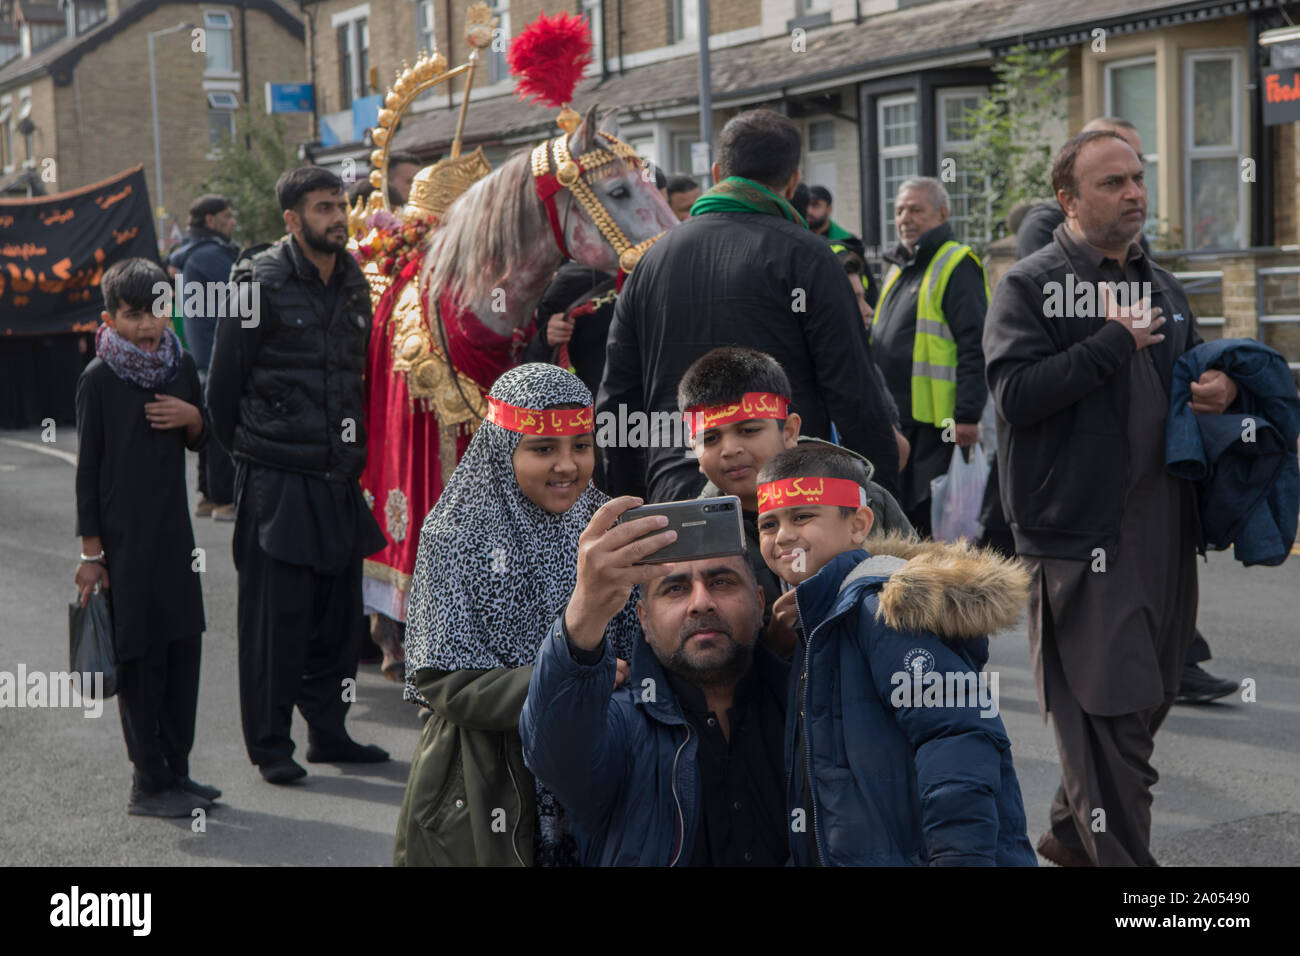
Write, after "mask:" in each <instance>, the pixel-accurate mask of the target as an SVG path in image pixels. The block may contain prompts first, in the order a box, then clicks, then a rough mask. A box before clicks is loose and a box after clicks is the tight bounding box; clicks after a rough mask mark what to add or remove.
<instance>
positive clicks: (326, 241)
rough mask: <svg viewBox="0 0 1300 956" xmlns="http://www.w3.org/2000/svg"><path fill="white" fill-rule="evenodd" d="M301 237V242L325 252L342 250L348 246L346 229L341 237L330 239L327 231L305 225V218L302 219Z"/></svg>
mask: <svg viewBox="0 0 1300 956" xmlns="http://www.w3.org/2000/svg"><path fill="white" fill-rule="evenodd" d="M302 239H303V242H305V243H307V245H309V246H311V247H312V248H313V249H315V250H316V251H317V252H323V253H327V254H328V253H331V252H342V251H343V250H344V249H346V248H347V247H348V233H347V230H346V229H344V230H343V238H342V239H331V238H330V237H329V234H328V233H325V232H316V231H314V230H313V229H312V227H311V226H309V225H307V222H306V220H303V224H302Z"/></svg>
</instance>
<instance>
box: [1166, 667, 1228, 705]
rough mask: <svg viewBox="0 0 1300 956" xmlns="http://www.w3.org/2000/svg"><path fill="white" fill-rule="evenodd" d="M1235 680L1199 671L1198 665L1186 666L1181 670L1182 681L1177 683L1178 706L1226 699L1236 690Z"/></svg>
mask: <svg viewBox="0 0 1300 956" xmlns="http://www.w3.org/2000/svg"><path fill="white" fill-rule="evenodd" d="M1237 686H1238V685H1237V682H1236V681H1235V680H1228V679H1226V678H1223V677H1215V676H1214V675H1213V674H1208V673H1206V672H1205V671H1204V670H1202V669H1201V665H1200V664H1188V665H1186V666H1185V667H1184V668H1183V677H1182V680H1180V681H1179V682H1178V700H1177V702H1178V703H1180V704H1205V703H1208V702H1210V701H1212V700H1218V699H1219V698H1220V697H1227V696H1228V695H1229V694H1231V693H1232V692H1233V691H1235V690H1236V689H1237Z"/></svg>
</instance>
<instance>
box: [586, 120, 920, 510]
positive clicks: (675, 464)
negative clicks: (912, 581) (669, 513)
mask: <svg viewBox="0 0 1300 956" xmlns="http://www.w3.org/2000/svg"><path fill="white" fill-rule="evenodd" d="M801 148H802V138H801V136H800V134H799V129H798V127H797V126H795V124H794V123H793V122H791V121H790V119H789V117H786V116H783V115H781V114H780V113H776V112H774V111H772V110H762V109H759V110H748V111H746V112H744V113H741V114H739V115H737V116H735V117H733V118H732V119H731V120H730V121H729V122H728V123H727V125H726V126H725V127H723V129H722V132H721V134H720V135H719V136H718V152H717V160H718V161H717V162H716V163H714V164H713V178H714V181H715V182H717V185H716V186H714V187H713V188H712V189H710V190H709V191H708V192H707V193H705V194H704V195H703V196H701V197H700V198H699V199H698V200H696V201H695V204H694V205H693V206H692V207H691V215H690V218H689V219H687V220H686V221H685V222H683V223H681V225H678V226H675V227H674V228H672V229H670V230H669V231H668V232H667V233H665V234H664V235H663V237H662V238H660V239H659V240H658V241H657V242H656V243H655V244H654V245H653V246H651V247H650V249H649V250H648V251H647V252H646V254H645V255H644V256H643V257H642V258H641V260H640V262H638V263H637V266H636V268H635V269H633V270H632V273H631V275H629V276H628V278H627V281H626V282H625V283H624V285H623V289H622V291H621V292H620V293H619V297H618V304H617V305H616V306H615V308H614V319H613V322H612V323H611V324H610V330H609V339H608V342H607V343H606V345H607V348H606V354H607V358H606V362H605V373H604V378H603V379H602V380H601V386H600V391H599V394H598V396H597V399H596V421H597V424H598V426H599V423H600V422H601V421H602V420H609V421H615V422H623V421H627V422H628V423H629V428H628V429H627V430H626V434H623V431H624V430H623V429H620V430H619V431H620V434H619V435H617V436H614V435H607V434H606V432H610V431H613V429H602V428H600V427H598V428H597V435H596V441H597V443H598V444H600V445H601V446H602V448H603V450H604V463H605V485H604V488H605V490H607V491H609V492H610V493H611V494H615V495H622V494H635V495H643V496H645V497H646V499H647V500H648V501H667V500H673V499H682V498H694V497H695V496H696V495H698V494H699V492H700V490H701V489H702V488H703V486H704V482H705V478H704V475H702V474H701V473H700V471H699V461H698V460H697V459H695V458H694V457H692V456H691V455H690V454H689V452H690V448H689V442H688V440H687V438H686V437H685V435H684V430H683V429H682V428H681V414H680V412H679V411H678V408H677V384H678V382H680V381H681V378H682V375H683V374H684V373H685V372H686V370H687V369H688V368H689V367H690V366H691V364H692V363H693V362H694V361H695V360H696V359H697V358H699V357H700V356H701V355H703V354H704V353H705V352H708V351H710V350H711V349H714V348H717V347H718V346H723V345H732V346H741V347H744V348H752V349H756V350H758V351H760V352H766V353H767V354H768V355H770V356H772V357H773V358H774V359H776V360H777V361H778V362H780V363H781V367H782V368H783V369H784V370H785V372H786V375H787V376H788V377H789V379H790V387H791V394H790V400H791V407H792V409H793V410H794V411H797V412H798V413H799V415H800V417H801V418H802V419H803V429H802V430H803V432H804V433H805V434H810V435H813V436H814V437H817V438H826V439H829V438H830V437H831V423H832V422H834V424H835V425H836V426H837V427H838V429H839V432H840V436H841V439H842V441H843V444H844V445H845V446H847V447H848V448H850V449H852V450H853V451H855V452H857V453H859V454H860V455H862V456H863V457H865V458H867V459H868V460H869V461H870V462H871V463H872V464H873V465H875V476H874V480H875V481H876V482H877V483H878V484H880V485H882V486H883V487H884V488H885V489H886V490H888V491H890V492H893V491H894V490H895V489H896V488H897V484H898V446H897V445H896V444H895V441H894V432H893V428H892V427H891V425H890V420H889V414H888V412H887V411H886V410H885V400H884V390H883V389H882V388H881V386H880V383H879V382H878V380H877V379H876V377H875V374H874V372H873V370H872V367H871V351H870V345H869V344H868V341H867V333H866V329H865V328H864V326H863V323H862V317H861V313H860V311H859V309H858V305H857V302H856V300H855V298H854V295H853V290H852V289H851V288H850V286H849V284H848V283H847V282H845V281H844V267H843V266H842V265H841V264H840V261H839V259H838V258H837V257H836V256H835V254H834V253H832V252H831V251H830V247H829V246H828V245H827V243H826V242H825V241H824V240H823V239H821V238H820V237H818V236H816V235H814V234H813V233H812V232H810V231H809V230H808V227H807V225H806V223H805V222H804V219H803V217H802V216H800V215H799V213H798V212H796V211H795V209H794V207H793V206H791V205H790V197H791V196H792V195H793V194H794V190H795V187H796V186H797V185H798V184H799V158H800V151H801ZM607 412H608V413H609V414H608V416H606V414H605V413H607ZM638 412H639V413H641V415H645V414H647V413H648V415H649V417H650V422H651V424H650V429H649V431H651V432H653V434H647V433H646V432H647V429H645V428H640V429H637V428H636V427H635V424H634V419H633V418H632V417H631V416H633V413H638ZM641 415H637V416H636V418H637V419H639V418H640V417H641ZM674 419H675V420H676V422H677V428H676V435H675V436H674V434H673V428H672V421H673V420H674Z"/></svg>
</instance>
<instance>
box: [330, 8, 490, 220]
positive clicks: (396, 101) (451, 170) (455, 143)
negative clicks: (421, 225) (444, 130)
mask: <svg viewBox="0 0 1300 956" xmlns="http://www.w3.org/2000/svg"><path fill="white" fill-rule="evenodd" d="M497 22H498V20H497V18H496V17H494V16H492V11H491V10H490V9H489V8H488V6H487V4H486V3H482V2H479V3H474V4H472V5H471V6H470V7H469V9H468V10H467V11H466V13H465V40H466V42H467V43H468V44H469V47H470V52H469V57H468V59H467V60H466V62H465V63H462V64H461V65H460V66H457V67H454V68H452V69H450V70H449V69H447V58H446V57H445V56H443V55H442V54H441V53H439V52H438V51H437V50H434V51H433V52H432V53H430V52H429V51H427V50H426V51H424V52H422V53H421V54H420V56H419V58H418V59H417V60H416V61H415V66H408V65H407V64H406V62H405V61H403V63H402V69H401V70H400V71H399V72H398V74H397V79H396V80H395V81H394V82H393V85H392V87H391V88H389V90H388V93H387V95H386V96H385V97H384V104H383V108H382V109H380V110H379V115H378V117H377V125H376V126H375V128H374V129H372V130H371V132H370V141H371V142H372V143H373V144H374V149H373V150H371V153H370V165H371V166H372V167H373V168H372V169H371V170H370V176H369V179H370V185H371V186H372V187H374V191H373V192H371V194H370V198H369V199H368V200H358V202H357V205H356V207H355V208H354V209H353V210H352V211H351V212H350V213H349V214H348V220H349V226H350V227H351V232H352V233H353V235H360V233H361V232H362V230H363V229H364V227H365V220H366V217H367V215H368V214H369V213H373V212H377V211H379V210H384V211H389V212H391V211H392V207H391V206H390V204H389V202H388V155H389V152H390V151H391V149H392V139H393V132H394V130H395V129H396V128H397V124H398V122H399V121H400V120H401V118H402V114H403V113H404V112H406V109H407V107H409V106H410V105H411V103H413V102H414V101H415V99H416V97H418V96H419V95H420V94H421V93H423V92H424V91H425V90H428V89H432V88H433V87H435V86H438V85H439V84H441V83H446V82H448V81H449V80H452V79H454V78H455V77H457V76H460V75H462V74H464V76H465V89H464V92H463V94H462V97H461V103H460V114H459V115H458V116H457V118H456V135H455V136H454V137H453V138H452V142H451V150H450V153H449V155H448V156H447V157H446V158H445V159H441V160H439V161H438V162H436V163H434V164H433V165H432V166H426V167H425V168H424V169H422V170H420V172H419V173H417V174H416V177H415V179H414V180H413V181H412V183H411V195H410V197H409V198H408V199H407V211H408V212H412V213H415V214H418V215H422V216H430V217H433V218H438V219H440V218H441V217H442V214H443V213H444V212H445V211H446V209H447V207H448V206H449V205H451V203H452V202H453V201H454V200H455V199H456V197H457V196H459V195H460V194H461V193H463V192H464V191H465V190H466V189H468V188H469V187H470V186H471V185H473V184H474V183H475V182H476V181H478V180H479V179H482V178H483V177H484V176H486V175H487V174H488V173H489V172H491V171H492V167H491V165H490V164H489V163H488V161H487V158H486V157H485V156H484V155H483V150H482V148H479V149H476V150H474V152H472V153H470V154H469V155H468V156H464V157H462V156H461V155H460V150H461V136H462V134H463V133H464V130H465V113H466V111H467V110H468V108H469V94H470V89H471V88H472V87H473V85H474V72H475V70H476V69H477V67H478V61H479V51H480V50H483V49H486V48H487V47H488V46H489V45H490V44H491V43H492V30H493V28H494V27H496V25H497Z"/></svg>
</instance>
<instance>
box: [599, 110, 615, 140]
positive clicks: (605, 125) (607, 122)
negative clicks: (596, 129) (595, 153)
mask: <svg viewBox="0 0 1300 956" xmlns="http://www.w3.org/2000/svg"><path fill="white" fill-rule="evenodd" d="M600 131H601V132H602V133H608V134H609V135H610V136H613V137H614V138H615V139H618V107H614V108H613V109H612V110H610V111H609V112H608V113H606V114H605V115H604V116H602V117H601V118H600Z"/></svg>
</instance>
